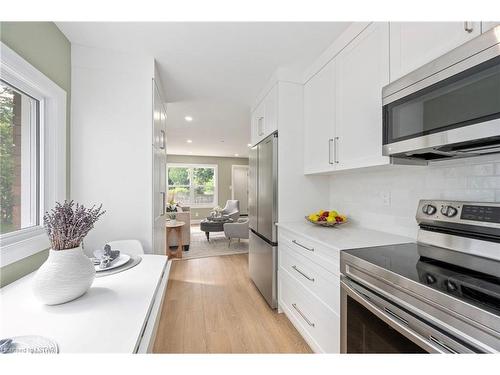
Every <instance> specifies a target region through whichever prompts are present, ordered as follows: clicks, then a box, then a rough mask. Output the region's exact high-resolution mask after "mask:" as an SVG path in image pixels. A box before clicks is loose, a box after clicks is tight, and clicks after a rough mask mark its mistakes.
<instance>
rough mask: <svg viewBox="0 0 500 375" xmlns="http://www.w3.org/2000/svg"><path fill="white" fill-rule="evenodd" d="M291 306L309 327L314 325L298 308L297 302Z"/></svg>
mask: <svg viewBox="0 0 500 375" xmlns="http://www.w3.org/2000/svg"><path fill="white" fill-rule="evenodd" d="M292 306H293V308H294V309H295V310H296V311H297V312H298V313H299V315H300V316H301V317H302V319H304V320H305V321H306V323H307V324H309V325H310V326H311V327H314V323H312V322H311V321H310V320H309V319H307V317H306V316H305V315H304V314H303V313H302V311H300V310H299V308H298V307H297V304H295V303H292Z"/></svg>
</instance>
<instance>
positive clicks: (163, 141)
mask: <svg viewBox="0 0 500 375" xmlns="http://www.w3.org/2000/svg"><path fill="white" fill-rule="evenodd" d="M160 133H161V146H160V149H161V150H165V148H166V146H167V145H166V138H167V137H165V130H160Z"/></svg>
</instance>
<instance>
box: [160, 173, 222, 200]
mask: <svg viewBox="0 0 500 375" xmlns="http://www.w3.org/2000/svg"><path fill="white" fill-rule="evenodd" d="M171 200H173V201H175V202H178V203H181V204H183V205H186V206H191V207H210V208H211V207H214V206H217V166H216V165H204V164H201V165H190V164H169V165H168V201H171Z"/></svg>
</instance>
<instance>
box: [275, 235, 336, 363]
mask: <svg viewBox="0 0 500 375" xmlns="http://www.w3.org/2000/svg"><path fill="white" fill-rule="evenodd" d="M278 243H279V246H278V249H279V254H278V262H279V267H278V303H279V308H280V309H281V310H282V311H283V312H284V313H285V314H286V315H287V317H288V318H289V319H290V321H291V322H292V324H293V325H294V326H295V328H297V330H298V331H299V332H300V334H301V335H302V337H304V339H305V340H306V341H307V343H308V344H309V346H310V347H311V349H312V350H313V351H314V352H317V353H339V351H340V276H339V275H340V273H339V272H340V271H339V267H338V258H339V252H338V251H337V250H336V249H333V248H332V249H327V248H324V247H322V246H321V245H319V244H317V243H315V242H314V241H311V240H309V239H307V238H305V237H302V236H300V235H299V236H298V235H297V234H296V233H292V232H288V231H286V230H281V229H280V236H279V240H278Z"/></svg>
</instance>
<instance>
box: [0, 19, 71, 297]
mask: <svg viewBox="0 0 500 375" xmlns="http://www.w3.org/2000/svg"><path fill="white" fill-rule="evenodd" d="M0 41H2V43H5V44H6V45H7V46H9V47H10V48H11V49H13V50H14V51H15V52H16V53H18V54H19V55H20V56H22V57H23V58H24V59H25V60H26V61H28V62H29V63H30V64H31V65H33V66H34V67H35V68H37V69H38V70H39V71H41V72H42V73H43V74H45V75H46V76H47V77H49V78H50V79H51V80H52V81H54V82H55V83H56V84H57V85H59V86H60V87H61V88H62V89H63V90H65V91H66V94H67V97H66V103H67V108H66V132H67V141H66V150H67V152H66V155H67V160H66V172H67V173H66V188H67V196H69V181H70V178H69V177H70V176H69V165H70V160H69V155H70V153H69V139H70V138H69V130H70V128H69V123H70V108H71V44H70V42H69V40H68V39H67V38H66V37H65V36H64V34H63V33H62V32H61V31H60V30H59V29H58V28H57V26H56V25H55V24H54V23H53V22H0ZM47 255H48V251H47V250H45V251H43V252H40V253H38V254H34V255H32V256H30V257H28V258H25V259H23V260H20V261H18V262H15V263H12V264H9V265H8V266H6V267H3V268H1V269H0V287H2V286H4V285H7V284H9V283H11V282H12V281H14V280H16V279H18V278H20V277H22V276H24V275H26V274H28V273H30V272H32V271H34V270H36V269H37V268H38V267H40V265H41V264H42V263H43V262H44V261H45V259H46V258H47Z"/></svg>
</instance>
